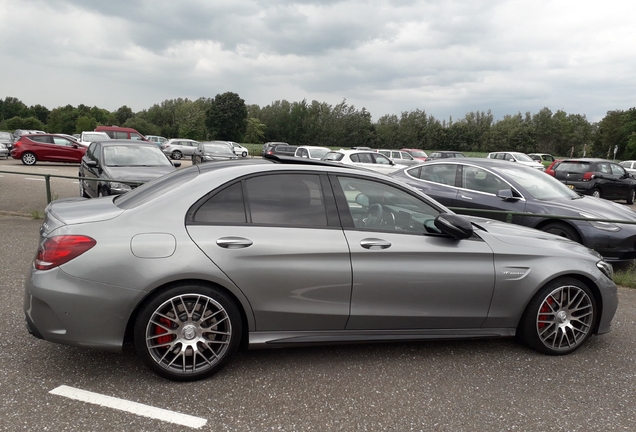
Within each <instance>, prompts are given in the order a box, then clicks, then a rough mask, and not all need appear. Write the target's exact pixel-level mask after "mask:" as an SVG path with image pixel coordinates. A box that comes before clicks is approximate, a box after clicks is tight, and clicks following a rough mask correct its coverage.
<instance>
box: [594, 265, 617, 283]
mask: <svg viewBox="0 0 636 432" xmlns="http://www.w3.org/2000/svg"><path fill="white" fill-rule="evenodd" d="M596 267H598V269H599V270H600V271H601V272H602V273H603V274H604V275H605V276H607V277H608V278H610V279H611V280H614V267H612V265H611V264H609V263H607V262H605V261H599V262H597V263H596Z"/></svg>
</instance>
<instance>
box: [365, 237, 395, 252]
mask: <svg viewBox="0 0 636 432" xmlns="http://www.w3.org/2000/svg"><path fill="white" fill-rule="evenodd" d="M360 246H362V247H363V248H365V249H371V250H379V249H387V248H390V247H391V243H389V242H388V241H386V240H382V239H378V238H367V239H362V240H360Z"/></svg>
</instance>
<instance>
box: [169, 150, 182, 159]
mask: <svg viewBox="0 0 636 432" xmlns="http://www.w3.org/2000/svg"><path fill="white" fill-rule="evenodd" d="M170 157H171V158H172V159H176V160H179V159H181V158H182V157H183V153H181V152H180V151H179V150H175V151H173V152H172V154H171V155H170Z"/></svg>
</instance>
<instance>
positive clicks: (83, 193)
mask: <svg viewBox="0 0 636 432" xmlns="http://www.w3.org/2000/svg"><path fill="white" fill-rule="evenodd" d="M79 193H80V196H81V197H84V198H90V195H89V194H87V193H86V189H84V178H80V179H79Z"/></svg>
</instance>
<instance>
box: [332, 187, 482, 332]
mask: <svg viewBox="0 0 636 432" xmlns="http://www.w3.org/2000/svg"><path fill="white" fill-rule="evenodd" d="M331 181H332V184H333V186H334V192H335V194H336V197H337V200H338V201H337V202H338V207H339V208H340V209H341V219H342V221H343V225H344V234H345V236H346V239H347V242H348V244H349V248H350V250H351V267H352V268H353V291H352V294H351V317H350V318H349V322H348V323H347V329H351V330H379V329H394V330H395V329H456V328H476V327H479V326H481V325H482V323H483V322H484V320H485V319H486V317H487V315H488V309H489V306H490V301H491V298H492V294H493V289H494V282H495V275H494V264H493V253H492V250H491V249H490V247H489V246H488V245H487V244H486V243H485V242H484V241H483V240H481V239H480V238H479V237H477V236H475V237H474V238H471V239H467V240H461V241H460V240H455V239H452V238H450V237H447V236H444V235H441V234H439V230H437V229H436V228H435V227H434V224H433V221H434V218H435V217H436V216H437V215H438V214H439V210H438V209H436V207H435V206H434V205H432V204H430V203H428V202H427V201H426V200H424V199H423V198H422V197H418V196H416V195H414V194H412V193H411V192H409V191H406V190H405V189H400V188H398V187H396V186H395V185H391V184H388V183H384V182H381V181H380V180H370V179H362V178H357V177H355V176H354V175H334V176H332V177H331ZM360 207H363V208H366V211H365V212H362V213H361V212H360ZM378 209H380V210H378Z"/></svg>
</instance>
